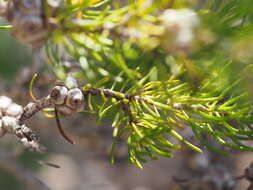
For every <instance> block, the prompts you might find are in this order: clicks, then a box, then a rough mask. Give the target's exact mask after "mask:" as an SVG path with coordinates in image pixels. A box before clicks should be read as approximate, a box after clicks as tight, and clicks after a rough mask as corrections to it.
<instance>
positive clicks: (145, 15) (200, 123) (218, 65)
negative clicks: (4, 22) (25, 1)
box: [2, 0, 253, 168]
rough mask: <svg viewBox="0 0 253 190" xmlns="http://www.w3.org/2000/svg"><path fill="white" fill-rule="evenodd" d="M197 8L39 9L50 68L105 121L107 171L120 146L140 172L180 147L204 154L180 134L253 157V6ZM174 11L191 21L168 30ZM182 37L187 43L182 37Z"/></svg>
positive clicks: (246, 2)
mask: <svg viewBox="0 0 253 190" xmlns="http://www.w3.org/2000/svg"><path fill="white" fill-rule="evenodd" d="M194 2H195V1H193V3H192V1H187V0H184V1H173V0H155V1H152V0H128V1H126V2H125V1H124V3H120V1H113V0H65V1H63V2H62V4H61V5H59V7H57V8H55V9H51V8H50V7H49V6H47V4H45V5H44V9H45V13H46V15H45V16H46V18H47V20H48V21H50V22H52V23H50V26H51V27H49V30H50V33H49V36H48V40H47V42H46V45H45V52H46V55H47V59H48V63H49V66H50V67H51V68H52V70H53V71H54V72H55V74H56V75H57V77H58V79H60V80H62V81H64V82H65V84H67V85H69V84H71V78H74V79H75V80H77V81H78V83H79V84H81V85H83V86H84V87H83V88H82V90H83V92H84V93H85V94H86V95H87V103H88V105H89V106H88V107H89V111H90V112H92V113H94V112H96V113H97V115H98V119H99V120H102V119H104V118H109V117H110V116H112V118H111V119H112V127H113V139H114V142H113V144H112V150H111V163H114V157H113V155H114V152H115V149H116V145H117V142H118V141H119V139H122V138H123V139H125V140H126V142H127V144H128V147H129V149H128V152H129V154H128V155H129V161H130V163H132V164H136V165H137V166H139V167H140V168H142V166H141V163H142V162H146V161H147V160H148V159H157V158H158V157H159V156H165V157H171V156H172V155H173V150H174V149H179V148H181V146H182V145H185V146H187V147H189V148H191V149H193V150H194V151H197V152H201V149H200V148H198V147H196V146H195V145H193V144H192V143H191V142H189V141H188V140H187V139H186V138H185V137H184V136H182V135H181V132H182V131H183V129H185V128H191V130H192V132H193V134H194V135H195V137H196V138H197V139H198V140H199V141H200V142H201V143H202V144H203V145H204V146H206V147H208V148H210V149H212V150H214V151H217V152H220V153H224V150H220V149H218V148H217V147H213V146H212V145H211V143H210V141H212V140H211V139H213V140H215V141H217V142H219V143H220V144H221V145H223V146H224V147H228V148H233V149H238V150H246V151H252V150H253V148H252V147H249V146H247V144H246V143H244V142H245V141H247V140H252V137H253V136H252V128H251V124H252V120H253V117H252V102H251V101H250V99H251V97H252V95H251V94H252V93H251V90H250V89H251V88H250V83H251V82H252V77H251V76H250V75H251V74H250V73H252V68H251V66H249V64H250V63H251V60H252V50H253V46H252V43H251V41H252V34H253V32H252V31H253V30H252V26H253V25H252V24H253V22H252V21H253V4H252V3H251V1H250V0H240V1H239V0H223V1H220V0H209V1H203V2H202V3H201V2H198V1H196V2H198V3H196V2H195V3H194ZM182 8H192V9H194V10H195V11H193V10H191V11H190V12H189V10H190V9H182ZM168 10H172V12H166V11H168ZM180 10H184V11H185V12H184V13H182V12H180ZM186 10H187V11H186ZM173 11H174V12H173ZM177 11H178V12H177ZM172 13H173V14H174V16H175V15H177V14H189V15H190V18H191V17H192V20H186V21H184V19H186V18H187V16H185V15H184V16H183V17H181V20H179V21H176V22H178V23H174V25H173V24H171V23H172V22H174V21H173V19H172V20H170V19H171V18H172V17H168V16H167V15H171V14H172ZM190 18H189V19H190ZM187 19H188V18H187ZM191 22H192V23H191ZM182 23H183V24H182ZM2 28H4V27H2ZM183 32H186V33H183ZM180 34H183V35H182V36H180ZM187 35H188V36H190V37H191V36H192V37H191V39H190V40H188V39H185V38H182V37H185V36H187ZM182 39H183V40H184V41H183V43H182ZM180 40H181V43H179V41H180ZM95 95H100V98H98V97H94V96H95Z"/></svg>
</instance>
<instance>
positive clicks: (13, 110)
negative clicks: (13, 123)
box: [6, 103, 23, 117]
mask: <svg viewBox="0 0 253 190" xmlns="http://www.w3.org/2000/svg"><path fill="white" fill-rule="evenodd" d="M22 113H23V107H22V106H20V105H18V104H15V103H12V104H11V105H10V106H9V107H8V109H7V111H6V115H7V116H12V117H17V116H19V115H21V114H22Z"/></svg>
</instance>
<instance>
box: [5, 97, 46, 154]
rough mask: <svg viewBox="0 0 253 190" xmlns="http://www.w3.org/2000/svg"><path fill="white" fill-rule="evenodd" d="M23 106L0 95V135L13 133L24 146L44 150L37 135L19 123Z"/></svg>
mask: <svg viewBox="0 0 253 190" xmlns="http://www.w3.org/2000/svg"><path fill="white" fill-rule="evenodd" d="M22 113H23V107H22V106H20V105H18V104H16V103H13V102H12V100H11V99H10V98H9V97H7V96H0V137H2V136H4V135H5V134H13V135H15V136H16V137H17V138H18V140H19V141H20V142H22V143H23V144H24V146H25V147H27V148H31V149H33V150H35V151H44V149H43V148H42V147H41V146H40V145H39V143H38V140H39V137H38V136H37V134H35V133H34V132H33V131H32V130H31V129H30V128H28V127H27V126H26V125H24V124H19V117H20V116H21V114H22Z"/></svg>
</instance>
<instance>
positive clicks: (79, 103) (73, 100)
mask: <svg viewBox="0 0 253 190" xmlns="http://www.w3.org/2000/svg"><path fill="white" fill-rule="evenodd" d="M66 105H67V106H68V107H70V108H71V109H73V110H75V112H77V111H82V110H83V109H84V96H83V93H82V91H81V90H80V89H79V88H73V89H71V90H69V91H68V96H67V101H66Z"/></svg>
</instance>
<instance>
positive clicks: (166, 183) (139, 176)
mask: <svg viewBox="0 0 253 190" xmlns="http://www.w3.org/2000/svg"><path fill="white" fill-rule="evenodd" d="M249 2H250V1H249ZM193 3H195V4H197V3H196V2H195V1H193ZM198 6H201V1H200V2H198ZM3 22H4V21H0V23H3ZM235 25H236V23H235ZM219 29H220V30H221V28H218V27H217V28H216V29H213V30H214V31H215V30H217V31H218V30H219ZM205 32H207V33H205ZM223 32H224V31H223ZM201 34H206V35H207V36H208V35H209V37H210V38H213V36H212V35H215V34H213V33H208V31H207V30H203V31H201ZM252 34H253V32H252V31H250V30H249V31H247V35H239V34H238V35H236V36H235V35H233V36H232V37H230V38H229V37H227V35H231V33H230V31H227V35H226V33H223V35H222V36H219V37H220V39H219V40H217V39H215V38H214V41H215V42H210V43H211V45H210V46H208V48H207V49H205V50H203V49H201V50H200V49H198V50H196V51H195V52H194V53H195V54H193V55H192V56H193V57H194V56H195V57H197V56H198V54H204V53H203V52H211V53H210V55H212V52H216V51H218V50H223V51H224V52H225V53H224V55H222V56H225V57H226V56H227V55H229V56H230V57H231V59H233V60H235V61H236V62H237V63H240V64H251V63H252V59H253V56H252V55H253V54H252V43H253V40H252V39H253V38H252V37H250V36H252ZM206 43H209V42H208V41H207V42H206ZM228 46H229V47H228ZM231 46H232V48H231ZM217 47H218V48H219V49H217V50H215V48H217ZM203 57H204V56H203ZM199 61H201V59H199ZM31 62H32V51H31V49H29V48H27V47H25V46H22V45H20V44H19V43H17V42H16V41H15V40H13V39H12V37H11V36H10V33H9V32H8V31H3V30H0V79H1V80H0V92H1V95H8V96H10V97H11V98H13V100H14V101H15V102H17V103H19V104H22V105H26V104H27V103H28V102H29V101H31V99H30V98H29V94H28V83H27V80H26V75H27V68H29V66H30V65H31ZM240 64H239V65H240ZM238 67H240V66H238V65H237V66H235V70H236V68H238ZM42 70H43V72H42V74H41V75H40V76H39V79H38V81H36V84H35V86H34V93H35V94H36V96H37V97H40V96H41V97H42V96H43V95H46V94H48V93H49V90H50V87H52V86H50V85H51V84H52V82H54V81H55V80H56V79H55V77H54V75H53V74H52V73H51V72H50V71H49V70H48V68H42ZM62 123H63V124H64V128H65V129H66V131H67V132H68V134H69V136H71V137H72V138H73V139H74V140H75V141H76V142H77V144H76V145H74V146H73V145H70V144H68V143H67V142H66V141H64V139H63V138H62V137H61V136H60V135H59V133H58V130H57V128H56V122H55V120H54V119H48V118H45V117H44V116H43V115H42V114H37V115H36V116H35V117H33V118H32V120H31V121H29V123H28V125H29V126H31V127H32V128H33V129H34V130H36V131H38V132H39V133H40V135H41V143H42V144H44V145H45V146H46V147H47V148H48V149H49V150H48V153H43V154H42V153H34V152H29V151H27V150H24V148H23V146H22V145H21V144H19V143H17V142H16V141H15V139H14V138H13V137H11V136H5V137H3V138H2V139H1V140H0V189H4V190H26V189H34V188H31V184H29V183H27V180H26V179H25V178H24V177H23V176H22V175H28V176H31V177H35V178H37V179H39V180H40V181H42V182H43V183H44V184H46V185H47V186H48V187H49V188H50V189H52V190H232V189H234V190H237V189H240V190H246V189H247V187H248V186H249V182H248V181H247V180H245V179H238V177H240V176H242V175H243V174H244V170H245V168H247V167H248V166H249V165H250V163H251V161H252V156H253V153H251V152H239V151H230V152H231V154H230V156H228V157H226V156H222V155H220V154H217V153H214V152H212V151H209V150H205V151H204V153H203V154H197V153H195V152H193V151H191V150H189V149H184V148H183V149H180V150H177V151H175V152H174V157H173V158H170V159H165V158H162V159H159V160H157V161H151V162H149V163H147V164H144V165H143V168H144V169H143V170H140V169H139V168H137V167H136V166H130V165H129V164H128V160H127V146H126V144H125V143H124V142H122V143H121V144H119V146H118V148H117V152H116V163H115V164H114V165H110V164H109V161H108V160H109V151H110V146H111V143H112V138H111V135H112V130H111V124H110V121H108V122H107V121H103V122H102V123H98V122H97V120H96V118H95V116H93V115H90V114H79V115H78V114H76V115H73V116H71V119H69V118H62ZM184 136H185V137H187V138H188V139H192V142H194V138H193V136H192V132H191V131H190V130H185V131H184ZM194 143H195V144H197V145H198V142H194ZM252 145H253V143H252ZM216 146H219V145H216ZM47 163H51V164H55V165H58V166H60V168H56V167H52V166H49V164H47ZM17 171H21V173H18V172H17ZM22 172H23V173H22ZM24 173H25V174H24Z"/></svg>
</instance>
